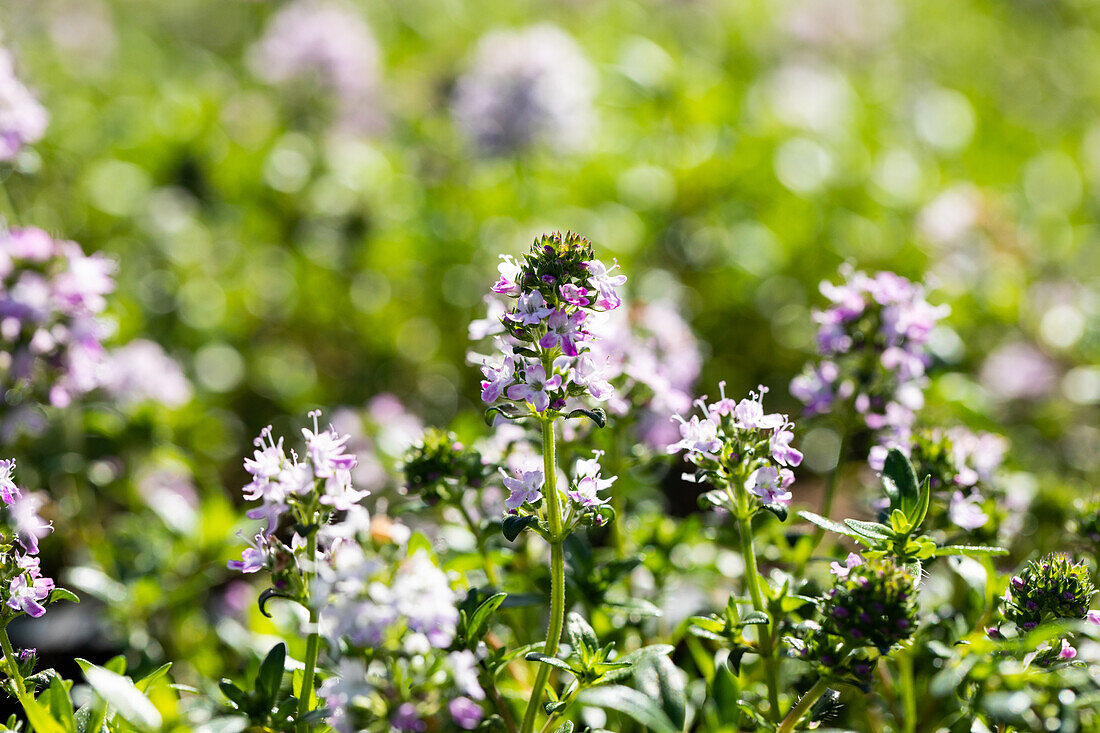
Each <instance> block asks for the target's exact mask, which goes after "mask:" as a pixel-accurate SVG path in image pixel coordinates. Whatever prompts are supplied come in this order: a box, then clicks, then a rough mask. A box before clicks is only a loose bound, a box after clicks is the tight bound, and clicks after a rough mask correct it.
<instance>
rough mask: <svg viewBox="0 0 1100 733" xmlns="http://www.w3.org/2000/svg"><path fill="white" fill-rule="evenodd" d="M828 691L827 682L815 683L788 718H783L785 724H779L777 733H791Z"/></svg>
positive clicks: (819, 681) (792, 709)
mask: <svg viewBox="0 0 1100 733" xmlns="http://www.w3.org/2000/svg"><path fill="white" fill-rule="evenodd" d="M827 689H829V686H828V685H826V684H825V680H818V681H817V682H815V683H814V686H813V687H811V688H810V689H809V691H808V692H807V693H806V694H805V695H803V696H802V699H800V700H799V701H798V704H797V705H795V706H794V707H793V708H791V712H789V713H787V717H786V718H783V722H782V723H780V724H779V727H778V728H777V729H776V733H791V731H793V730H794V727H795V726H796V725H798V721H800V720H802V718H803V716H805V715H806V713H808V712H809V711H810V708H812V707H813V705H814V703H815V702H817V700H818V698H819V697H821V696H822V695H824V694H825V690H827Z"/></svg>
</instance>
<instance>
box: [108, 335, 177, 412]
mask: <svg viewBox="0 0 1100 733" xmlns="http://www.w3.org/2000/svg"><path fill="white" fill-rule="evenodd" d="M98 374H99V377H98V381H99V384H100V386H101V387H102V388H103V389H104V390H105V391H106V392H107V394H108V395H109V396H110V397H111V399H113V400H114V401H115V402H117V403H118V404H120V405H123V406H128V407H132V406H135V405H139V404H142V403H157V404H161V405H164V406H166V407H171V408H178V407H183V406H184V405H186V404H187V403H188V402H190V401H191V383H190V382H189V381H188V380H187V377H186V376H185V375H184V373H183V368H182V367H181V366H180V364H179V362H178V361H176V360H175V359H173V358H172V357H170V356H169V355H168V354H166V353H165V351H164V349H163V348H161V346H160V344H158V343H156V342H155V341H149V340H148V339H135V340H133V341H131V342H129V343H128V344H126V345H125V346H122V347H121V348H118V349H113V350H111V351H109V352H107V354H106V355H105V357H104V359H103V362H102V363H101V364H100V365H99V369H98Z"/></svg>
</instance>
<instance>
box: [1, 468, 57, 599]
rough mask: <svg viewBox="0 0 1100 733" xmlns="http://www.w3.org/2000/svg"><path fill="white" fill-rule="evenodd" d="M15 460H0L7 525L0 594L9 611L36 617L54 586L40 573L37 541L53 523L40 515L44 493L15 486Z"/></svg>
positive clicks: (46, 532) (47, 531)
mask: <svg viewBox="0 0 1100 733" xmlns="http://www.w3.org/2000/svg"><path fill="white" fill-rule="evenodd" d="M14 470H15V461H14V460H7V459H5V460H0V500H2V506H3V507H4V510H5V511H4V515H5V516H4V518H5V520H6V521H5V524H6V529H5V532H4V535H5V537H4V538H3V539H2V540H0V597H2V598H3V599H4V605H5V606H6V607H7V609H9V610H10V611H15V612H19V613H26V614H27V615H28V616H31V617H34V618H37V617H39V616H41V615H42V614H44V613H45V612H46V608H45V604H46V602H47V600H48V599H49V597H50V594H51V593H52V592H53V590H54V588H55V586H54V582H53V580H52V579H51V578H48V577H46V576H44V575H43V574H42V569H41V566H40V563H39V560H38V557H37V555H38V541H39V540H40V539H42V538H43V537H45V536H46V535H48V534H49V533H50V532H52V531H53V525H52V524H51V523H50V522H47V521H45V520H44V519H42V517H41V516H40V515H39V510H40V509H41V508H42V507H43V506H44V505H45V503H46V496H45V495H44V494H41V493H37V492H29V491H26V490H24V489H21V488H19V487H18V486H16V484H15V481H14V476H13V472H14Z"/></svg>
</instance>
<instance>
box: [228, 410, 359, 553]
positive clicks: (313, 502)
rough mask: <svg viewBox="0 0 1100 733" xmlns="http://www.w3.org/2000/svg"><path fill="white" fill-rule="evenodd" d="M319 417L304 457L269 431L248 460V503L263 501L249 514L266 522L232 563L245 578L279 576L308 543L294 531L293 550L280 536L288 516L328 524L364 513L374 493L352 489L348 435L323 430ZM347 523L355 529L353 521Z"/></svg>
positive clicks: (307, 436) (306, 432) (306, 433)
mask: <svg viewBox="0 0 1100 733" xmlns="http://www.w3.org/2000/svg"><path fill="white" fill-rule="evenodd" d="M320 415H321V413H320V411H319V410H318V411H314V412H311V413H309V416H310V417H311V418H312V419H313V427H312V429H309V428H303V429H302V437H303V450H302V452H301V454H299V453H297V452H295V451H293V450H291V451H289V452H288V451H287V450H286V449H285V448H284V441H283V439H282V438H279V439H278V440H276V439H275V437H274V435H273V434H272V430H271V427H270V426H268V427H266V428H264V429H263V430H262V431H261V432H260V436H259V437H258V438H256V440H255V441H254V444H255V450H254V451H253V454H252V457H251V458H245V460H244V469H245V471H247V472H248V474H249V475H250V476H251V477H252V480H251V481H249V483H248V484H246V485H245V487H244V489H243V493H244V497H245V499H247V500H249V501H256V502H259V506H257V507H255V508H253V509H251V510H249V511H248V517H249V518H250V519H262V520H264V522H265V524H264V527H263V528H262V529H261V531H260V533H259V534H258V535H257V536H256V538H255V540H254V542H253V543H252V545H251V546H250V547H249V548H248V549H246V550H245V551H244V556H243V558H242V559H241V560H239V561H232V562H231V563H230V564H229V566H230V567H231V568H234V569H237V570H240V571H241V572H246V573H247V572H256V571H257V570H259V569H261V568H264V567H266V568H267V569H269V570H272V571H275V572H278V571H280V570H283V569H285V567H286V566H287V565H288V564H289V563H288V560H287V558H288V556H293V555H294V550H295V548H296V547H298V546H300V545H301V544H303V540H302V538H301V537H300V536H299V535H298V534H297V532H295V534H294V537H293V538H291V542H290V545H289V546H288V545H286V544H285V543H283V542H282V541H281V540H280V539H279V538H277V537H276V536H275V535H276V532H277V531H278V530H279V528H280V520H281V519H282V518H283V517H284V516H289V517H292V518H293V520H294V522H295V523H296V524H297V525H300V526H303V527H311V526H313V525H314V524H319V525H325V524H326V523H327V522H328V520H329V519H330V518H331V517H332V515H333V513H335V512H345V513H348V514H349V516H351V517H354V516H357V515H358V514H360V513H365V511H366V510H365V509H363V508H362V507H361V506H359V502H360V501H361V500H362V499H363V498H364V497H366V496H367V495H368V494H369V493H370V492H369V491H366V490H358V489H356V488H354V487H353V485H352V481H351V471H352V469H353V468H355V465H356V460H357V459H356V457H355V456H354V455H353V454H351V453H348V452H347V448H346V444H347V442H348V440H349V436H347V435H340V434H338V433H337V432H336V430H335V428H333V427H331V426H330V427H328V428H321V427H320V426H319V425H318V418H319V417H320ZM345 523H346V524H348V525H349V526H350V525H351V524H352V522H351V521H350V520H348V519H346V520H345Z"/></svg>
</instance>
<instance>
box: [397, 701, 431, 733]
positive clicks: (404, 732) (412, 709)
mask: <svg viewBox="0 0 1100 733" xmlns="http://www.w3.org/2000/svg"><path fill="white" fill-rule="evenodd" d="M390 725H392V726H393V727H394V729H395V730H398V731H401V733H422V732H423V731H426V730H428V724H427V723H425V722H424V720H423V719H422V718H421V717H420V714H419V713H417V712H416V706H415V705H413V704H412V703H411V702H404V703H401V704H400V705H399V706H398V707H397V710H395V711H394V713H393V715H392V716H390Z"/></svg>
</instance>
